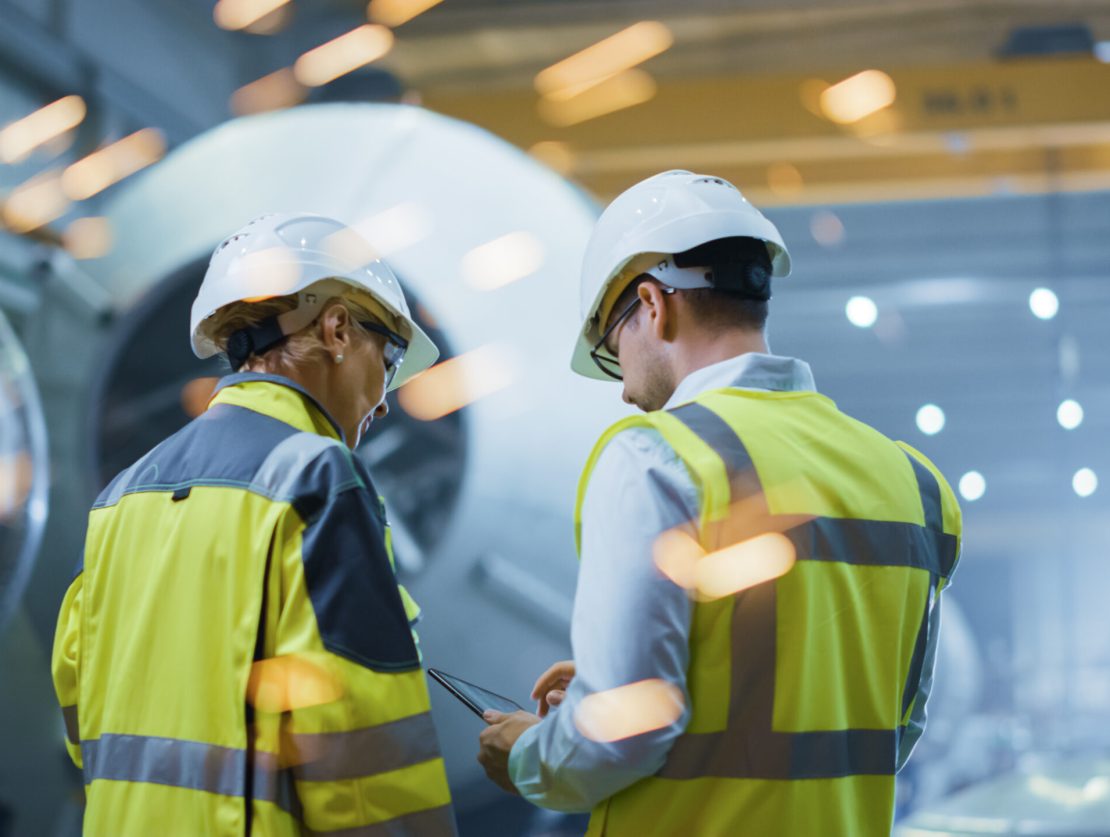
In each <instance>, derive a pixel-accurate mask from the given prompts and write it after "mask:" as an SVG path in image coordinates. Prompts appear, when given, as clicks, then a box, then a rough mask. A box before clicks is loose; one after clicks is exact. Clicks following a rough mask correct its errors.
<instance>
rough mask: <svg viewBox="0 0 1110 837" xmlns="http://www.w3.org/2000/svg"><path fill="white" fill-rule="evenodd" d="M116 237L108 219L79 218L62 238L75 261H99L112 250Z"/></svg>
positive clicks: (67, 228)
mask: <svg viewBox="0 0 1110 837" xmlns="http://www.w3.org/2000/svg"><path fill="white" fill-rule="evenodd" d="M114 240H115V236H114V234H113V232H112V225H111V223H110V222H109V221H108V219H107V218H99V217H88V218H78V219H77V220H76V221H74V222H73V223H72V224H70V225H69V226H68V227H66V231H65V234H64V235H63V236H62V243H63V244H64V245H65V248H66V250H68V251H69V254H70V255H71V256H73V258H75V259H99V258H100V257H101V256H106V255H107V254H108V253H110V252H111V250H112V244H113V242H114Z"/></svg>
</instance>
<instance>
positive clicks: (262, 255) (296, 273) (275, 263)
mask: <svg viewBox="0 0 1110 837" xmlns="http://www.w3.org/2000/svg"><path fill="white" fill-rule="evenodd" d="M240 269H241V270H242V271H243V277H244V279H245V280H246V284H247V286H248V287H249V288H251V289H252V290H257V295H253V296H250V297H245V298H244V302H261V301H262V300H264V299H269V298H270V297H274V296H283V295H284V294H288V293H292V292H293V289H294V288H295V287H296V285H297V282H299V281H300V278H301V263H300V260H299V259H298V258H297V255H296V254H295V253H293V251H292V250H290V249H289V248H288V247H267V248H266V249H265V250H256V251H254V252H253V253H247V254H246V255H245V256H243V259H242V267H241V268H240Z"/></svg>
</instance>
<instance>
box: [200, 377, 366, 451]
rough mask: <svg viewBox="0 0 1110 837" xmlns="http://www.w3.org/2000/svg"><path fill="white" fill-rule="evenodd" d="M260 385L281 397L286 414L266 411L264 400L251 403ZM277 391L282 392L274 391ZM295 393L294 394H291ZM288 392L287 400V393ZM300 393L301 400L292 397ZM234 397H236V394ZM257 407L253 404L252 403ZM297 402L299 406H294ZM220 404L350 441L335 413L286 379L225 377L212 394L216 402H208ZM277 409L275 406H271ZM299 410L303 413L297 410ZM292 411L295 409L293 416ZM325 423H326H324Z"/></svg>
mask: <svg viewBox="0 0 1110 837" xmlns="http://www.w3.org/2000/svg"><path fill="white" fill-rule="evenodd" d="M258 385H263V386H264V387H265V388H266V389H267V390H270V393H271V394H272V395H275V396H277V398H278V401H279V402H281V406H284V407H285V408H286V409H284V410H278V411H275V410H272V409H266V408H265V407H264V406H263V404H262V403H261V400H260V399H250V398H249V395H248V392H249V390H251V389H254V388H255V387H256V386H258ZM274 387H280V388H282V389H279V390H276V391H275V390H274V389H273V388H274ZM289 390H292V392H288V391H289ZM286 392H288V395H287V396H283V393H286ZM293 392H295V393H298V394H299V396H300V397H299V398H297V397H296V396H293V395H292V393H293ZM233 393H234V394H233ZM240 393H241V394H242V395H243V396H247V397H246V398H243V397H237V396H238V395H239V394H240ZM252 401H253V402H255V403H251V402H252ZM293 402H295V403H293ZM218 403H234V404H237V405H238V406H241V407H247V408H248V409H253V410H254V411H255V412H259V413H263V414H265V415H269V416H271V417H272V418H276V419H278V420H279V421H284V422H285V423H286V424H293V426H295V427H297V428H298V429H299V430H307V431H309V432H313V433H319V434H320V435H325V436H334V437H335V438H337V439H339V441H341V442H343V444H347V437H346V435H345V434H344V433H343V428H341V427H340V426H339V423H338V422H336V420H335V419H334V418H332V416H331V413H329V412H328V411H327V410H326V409H324V405H322V404H321V403H320V402H319V401H317V400H316V398H315V396H313V395H312V394H311V393H309V391H308V390H306V389H305V388H304V387H302V386H301V385H300V384H298V383H297V382H296V381H293V380H291V379H289V378H286V377H285V376H283V375H270V374H267V373H264V372H236V373H234V374H231V375H225V376H224V377H223V378H221V379H220V381H219V383H217V384H216V388H215V389H214V390H213V391H212V399H211V400H210V401H209V402H208V406H210V407H211V406H213V405H214V404H218ZM271 406H274V405H271ZM298 406H299V408H300V409H299V410H298V409H297V408H298ZM289 408H293V410H292V412H291V413H290V412H289ZM297 412H300V413H302V414H303V419H304V420H303V421H298V418H301V416H297V415H296V413H297ZM320 419H322V421H321V420H320Z"/></svg>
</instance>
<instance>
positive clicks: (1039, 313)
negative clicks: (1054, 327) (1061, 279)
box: [1029, 288, 1060, 320]
mask: <svg viewBox="0 0 1110 837" xmlns="http://www.w3.org/2000/svg"><path fill="white" fill-rule="evenodd" d="M1029 310H1030V311H1032V312H1033V316H1034V317H1036V318H1037V319H1038V320H1051V319H1052V318H1053V317H1055V316H1056V312H1058V311H1059V310H1060V300H1059V298H1058V297H1057V296H1056V294H1054V293H1053V292H1052V291H1050V290H1049V289H1048V288H1037V289H1036V290H1035V291H1033V293H1031V294H1029Z"/></svg>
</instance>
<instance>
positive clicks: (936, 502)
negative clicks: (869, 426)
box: [902, 450, 944, 532]
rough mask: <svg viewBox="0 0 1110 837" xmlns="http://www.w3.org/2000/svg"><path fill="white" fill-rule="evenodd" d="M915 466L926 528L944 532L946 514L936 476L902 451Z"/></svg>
mask: <svg viewBox="0 0 1110 837" xmlns="http://www.w3.org/2000/svg"><path fill="white" fill-rule="evenodd" d="M902 452H903V453H904V454H906V458H907V459H908V460H909V461H910V464H911V465H912V466H913V475H914V477H915V478H916V479H917V490H918V493H920V494H921V507H922V509H923V510H924V512H925V528H927V529H932V530H933V531H935V532H943V531H944V512H943V511H942V508H941V501H940V485H939V484H938V483H937V478H936V475H935V474H934V473H933V472H932V471H930V470H929V469H928V468H926V467H925V466H924V465H923V464H922V463H921V461H920V460H919V459H918V458H917V457H916V456H914V455H913V454H912V453H910V452H909V451H907V450H903V451H902Z"/></svg>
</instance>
